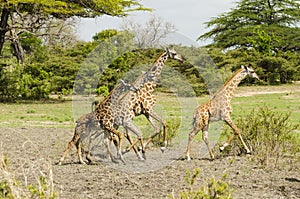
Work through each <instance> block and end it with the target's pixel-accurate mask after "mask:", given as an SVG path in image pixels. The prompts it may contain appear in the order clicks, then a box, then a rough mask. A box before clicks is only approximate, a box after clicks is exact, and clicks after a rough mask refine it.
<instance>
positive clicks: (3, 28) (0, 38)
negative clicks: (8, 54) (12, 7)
mask: <svg viewBox="0 0 300 199" xmlns="http://www.w3.org/2000/svg"><path fill="white" fill-rule="evenodd" d="M8 17H9V10H8V9H7V8H2V14H1V21H0V55H1V53H2V48H3V45H4V42H5V34H6V32H7V21H8Z"/></svg>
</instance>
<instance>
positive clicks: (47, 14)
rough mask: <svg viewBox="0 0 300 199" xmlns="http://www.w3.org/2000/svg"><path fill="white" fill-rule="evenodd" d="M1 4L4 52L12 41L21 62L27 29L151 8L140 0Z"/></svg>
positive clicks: (21, 0) (0, 38)
mask: <svg viewBox="0 0 300 199" xmlns="http://www.w3.org/2000/svg"><path fill="white" fill-rule="evenodd" d="M0 6H1V9H0V13H1V21H0V53H1V52H2V49H3V45H4V42H5V41H7V40H10V41H11V44H12V49H13V52H14V55H15V56H16V57H17V59H18V60H19V61H21V62H24V53H23V51H22V46H21V45H20V42H19V39H18V35H20V34H21V33H23V32H30V33H36V32H37V30H40V29H43V28H45V27H49V26H52V25H53V24H52V25H49V21H52V20H53V19H61V20H66V19H69V18H72V17H74V16H76V17H89V18H94V17H98V16H102V15H110V16H117V17H120V16H126V15H127V14H128V13H129V12H130V11H136V10H148V9H146V8H144V7H142V5H141V4H140V3H138V2H137V1H136V0H40V1H32V0H1V1H0ZM57 24H59V23H56V25H57ZM7 33H9V34H7ZM46 33H47V31H44V34H46Z"/></svg>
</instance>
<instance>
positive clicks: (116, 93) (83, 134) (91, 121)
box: [58, 80, 135, 165]
mask: <svg viewBox="0 0 300 199" xmlns="http://www.w3.org/2000/svg"><path fill="white" fill-rule="evenodd" d="M132 89H133V90H134V91H135V88H133V87H132V86H131V85H130V84H126V83H125V82H124V81H123V80H121V81H120V83H119V84H118V85H117V86H116V87H115V88H114V89H113V90H112V91H111V92H110V94H109V95H108V96H107V97H106V98H105V99H104V100H103V101H102V102H101V103H100V104H98V105H96V106H102V107H103V108H104V107H105V104H106V105H107V104H108V102H112V103H113V104H115V103H117V102H118V101H119V98H120V97H121V96H123V94H124V93H125V92H126V91H127V90H132ZM108 109H109V108H108ZM103 110H105V109H103ZM103 132H104V133H105V134H104V136H105V138H107V139H109V138H111V139H112V140H113V141H114V142H115V145H116V140H114V139H113V135H111V134H108V133H107V132H105V131H104V129H103V128H101V126H100V124H99V120H98V117H97V114H96V112H95V111H92V112H91V113H88V114H84V115H82V116H81V117H80V118H78V119H77V120H76V126H75V130H74V136H73V138H72V140H71V141H70V142H69V143H68V147H67V149H66V150H65V151H64V153H63V155H62V157H61V158H60V160H59V162H58V164H59V165H61V164H62V162H63V160H64V159H65V157H66V156H67V154H68V153H69V152H70V150H71V149H72V148H73V146H74V145H75V146H76V148H77V155H78V159H79V162H80V163H81V164H85V162H84V161H83V159H82V154H81V153H82V150H81V149H82V141H83V140H84V139H85V138H87V137H89V144H90V142H91V140H92V137H93V139H95V138H96V137H97V136H99V135H101V133H103ZM120 134H121V133H120ZM116 135H117V136H119V134H116ZM121 135H122V134H121ZM106 145H107V144H106ZM89 147H90V146H89ZM107 149H108V150H109V147H108V146H107ZM89 151H90V149H88V152H87V156H86V158H87V159H88V161H89V162H90V161H91V159H90V154H89ZM108 153H109V155H110V158H112V155H111V153H110V151H108Z"/></svg>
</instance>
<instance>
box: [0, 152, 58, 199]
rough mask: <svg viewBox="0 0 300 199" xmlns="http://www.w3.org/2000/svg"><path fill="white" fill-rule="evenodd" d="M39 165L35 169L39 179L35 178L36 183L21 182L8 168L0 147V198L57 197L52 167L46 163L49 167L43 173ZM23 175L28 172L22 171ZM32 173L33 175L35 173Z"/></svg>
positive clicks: (52, 198) (43, 198) (51, 198)
mask: <svg viewBox="0 0 300 199" xmlns="http://www.w3.org/2000/svg"><path fill="white" fill-rule="evenodd" d="M33 164H34V163H33ZM40 166H42V165H38V171H35V172H36V173H37V174H38V175H40V177H39V179H37V184H36V185H32V184H30V185H25V184H27V183H25V184H22V183H20V182H19V181H18V180H17V178H16V177H15V173H14V172H12V171H11V170H10V169H9V164H8V159H7V157H6V156H5V155H3V154H2V152H1V149H0V198H1V199H2V198H3V199H14V198H41V199H45V198H49V199H55V198H57V193H56V191H55V190H54V183H53V175H52V168H50V166H49V165H47V167H49V168H47V169H48V171H47V173H43V172H42V170H40V168H39V167H40ZM23 175H24V177H26V178H27V177H28V176H27V175H28V174H25V173H24V174H23ZM32 175H35V173H34V174H32ZM31 177H32V176H31ZM28 193H30V194H28Z"/></svg>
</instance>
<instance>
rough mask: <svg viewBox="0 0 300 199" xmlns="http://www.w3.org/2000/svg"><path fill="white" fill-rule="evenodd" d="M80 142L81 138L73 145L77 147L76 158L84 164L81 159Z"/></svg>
mask: <svg viewBox="0 0 300 199" xmlns="http://www.w3.org/2000/svg"><path fill="white" fill-rule="evenodd" d="M81 145H82V142H81V140H80V139H79V140H78V142H76V144H75V146H76V148H77V155H78V159H79V163H81V164H86V163H85V162H84V161H83V159H82V154H81V153H82V146H81Z"/></svg>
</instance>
